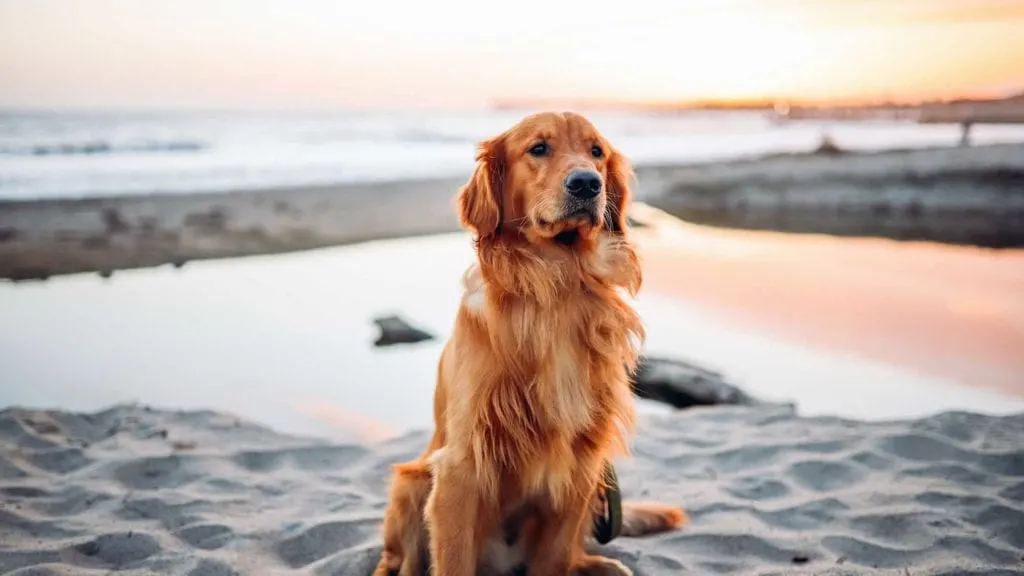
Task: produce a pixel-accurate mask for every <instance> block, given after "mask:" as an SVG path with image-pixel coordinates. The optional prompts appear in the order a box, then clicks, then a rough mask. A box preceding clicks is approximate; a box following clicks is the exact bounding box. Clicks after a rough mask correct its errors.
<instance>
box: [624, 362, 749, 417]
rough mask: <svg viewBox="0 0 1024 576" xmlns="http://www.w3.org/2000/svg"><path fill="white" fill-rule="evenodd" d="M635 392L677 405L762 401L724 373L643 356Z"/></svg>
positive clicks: (636, 378) (641, 396)
mask: <svg viewBox="0 0 1024 576" xmlns="http://www.w3.org/2000/svg"><path fill="white" fill-rule="evenodd" d="M633 393H634V394H636V395H637V396H638V397H640V398H646V399H648V400H657V401H658V402H664V403H666V404H669V405H672V406H675V407H676V408H689V407H691V406H713V405H716V404H745V405H750V404H760V402H759V401H758V400H755V399H754V398H752V397H750V396H749V395H747V393H746V392H744V391H743V390H740V389H739V388H738V387H736V386H735V385H733V384H730V383H729V382H727V381H726V379H725V376H723V375H722V374H719V373H717V372H712V371H711V370H706V369H704V368H701V367H699V366H696V365H694V364H690V363H688V362H684V361H682V360H675V359H669V358H651V357H647V356H642V357H641V358H640V364H639V366H638V368H637V371H636V375H635V376H634V377H633Z"/></svg>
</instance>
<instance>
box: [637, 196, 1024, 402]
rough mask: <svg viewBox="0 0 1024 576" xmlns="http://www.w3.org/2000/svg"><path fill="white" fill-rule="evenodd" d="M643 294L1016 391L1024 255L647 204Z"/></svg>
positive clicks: (1022, 352)
mask: <svg viewBox="0 0 1024 576" xmlns="http://www.w3.org/2000/svg"><path fill="white" fill-rule="evenodd" d="M636 211H637V213H638V216H640V217H641V218H643V219H651V220H653V221H657V222H658V224H659V225H658V226H657V227H656V228H654V229H650V230H654V231H648V230H637V236H638V239H639V240H640V242H641V244H642V246H643V254H644V259H645V274H646V276H645V291H648V292H651V293H659V294H664V295H667V296H671V297H674V298H680V299H683V300H685V301H687V302H690V303H692V304H695V305H697V306H700V307H702V308H704V309H707V310H709V311H714V312H715V313H716V314H720V315H723V316H726V317H728V318H729V319H730V320H732V321H734V322H737V323H739V324H742V325H748V326H753V327H756V328H758V329H761V330H768V331H770V332H772V333H775V334H778V335H779V336H780V337H783V338H785V339H788V340H795V341H798V342H802V343H806V344H808V345H812V346H814V347H818V348H829V349H835V350H846V351H853V352H856V353H858V354H862V355H865V356H867V357H870V358H873V359H876V360H879V361H882V362H886V363H890V364H895V365H899V366H902V367H905V368H909V369H911V370H914V371H917V372H919V373H921V374H924V375H930V376H935V377H939V378H944V379H949V380H954V381H957V382H961V383H964V384H967V385H971V386H983V387H993V388H997V389H1001V390H1004V391H1009V392H1012V393H1014V394H1018V395H1022V396H1024V250H999V251H995V250H987V249H982V248H975V247H964V246H950V245H943V244H932V243H909V242H897V241H890V240H884V239H868V238H864V239H854V238H835V237H830V236H817V235H814V236H812V235H793V234H782V233H773V232H751V231H737V230H724V229H719V228H711V227H705V226H697V225H692V224H687V223H684V222H681V221H679V220H676V219H674V218H671V217H670V216H668V215H666V214H664V213H663V212H660V211H657V210H653V209H650V208H648V207H646V206H643V205H638V206H637V207H636Z"/></svg>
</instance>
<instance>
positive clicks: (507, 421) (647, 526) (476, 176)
mask: <svg viewBox="0 0 1024 576" xmlns="http://www.w3.org/2000/svg"><path fill="white" fill-rule="evenodd" d="M631 176H632V171H631V169H630V167H629V164H628V163H627V161H626V159H625V158H624V157H623V156H622V155H621V154H620V153H619V152H618V151H616V150H615V148H613V147H612V146H611V144H609V143H608V141H607V140H605V139H604V138H603V137H602V136H601V134H600V133H599V132H598V131H597V129H596V128H595V127H594V126H593V125H592V124H591V123H590V122H589V121H588V120H587V119H586V118H584V117H583V116H581V115H578V114H573V113H553V112H546V113H540V114H536V115H532V116H529V117H527V118H525V119H523V120H522V121H520V122H519V123H518V124H516V125H515V126H513V127H512V128H511V129H509V130H507V131H506V132H504V133H502V134H500V135H498V136H496V137H494V138H491V139H489V140H487V141H485V142H482V143H481V144H480V146H479V151H478V155H477V166H476V169H475V171H474V173H473V175H472V176H471V178H470V180H469V182H468V183H467V184H466V185H465V186H464V187H463V188H462V189H461V190H460V191H459V193H458V195H457V202H456V204H457V209H458V213H459V216H460V219H461V222H462V224H463V225H464V226H465V227H466V228H468V229H469V230H470V231H471V232H472V233H473V234H474V235H475V243H476V255H477V262H476V264H475V265H474V266H472V267H471V268H470V269H469V270H468V271H467V273H466V275H465V277H464V278H463V283H464V289H465V291H464V294H463V297H462V302H461V306H460V308H459V311H458V315H457V317H456V319H455V326H454V330H453V333H452V336H451V338H450V339H449V341H448V342H447V344H446V345H445V348H444V351H443V352H442V354H441V360H440V363H439V366H438V374H437V388H436V390H435V396H434V420H435V430H434V435H433V438H432V439H431V441H430V444H429V446H428V447H427V449H426V450H425V451H424V452H423V454H422V456H421V457H420V458H419V459H417V460H415V461H413V462H408V463H405V464H399V465H397V466H396V467H395V470H394V478H393V480H392V483H391V488H390V494H389V497H390V500H389V504H388V509H387V512H386V515H385V521H384V552H383V556H382V558H381V561H380V564H379V565H378V567H377V571H376V572H375V574H377V575H378V576H384V575H387V574H399V575H401V576H418V575H420V574H424V573H426V569H427V567H428V566H432V573H433V574H435V575H437V576H471V575H474V574H477V573H481V574H504V573H509V572H511V571H512V570H514V569H516V568H517V567H522V566H525V567H526V570H527V574H529V575H530V576H556V575H557V576H565V575H567V574H610V575H620V574H630V571H629V569H628V568H626V567H625V566H623V565H622V564H621V563H619V562H617V561H615V560H612V559H609V558H605V557H602V556H595V555H590V554H588V553H587V552H586V551H585V548H584V545H585V544H586V540H587V538H588V537H589V536H590V535H591V530H592V528H593V522H594V518H595V514H596V513H597V512H598V507H599V506H600V494H601V490H602V489H603V486H602V477H603V476H602V475H603V471H604V467H605V465H606V463H607V462H609V461H610V459H611V458H613V457H614V456H617V455H623V454H626V453H628V435H629V434H630V433H631V431H632V429H633V422H634V406H633V398H632V393H631V384H630V375H631V372H632V370H633V369H634V368H635V365H636V361H637V356H638V353H639V347H640V344H641V343H642V341H643V338H644V335H645V333H644V327H643V325H642V324H641V322H640V318H639V317H638V315H637V314H636V312H635V311H634V310H633V308H632V307H631V306H629V304H628V303H627V302H626V301H625V299H624V297H623V294H622V292H623V291H624V292H626V293H628V294H630V295H632V296H635V295H636V293H637V291H638V290H639V288H640V284H641V271H640V263H639V260H638V258H637V254H636V252H635V250H634V247H633V245H632V244H631V242H630V240H629V237H628V229H627V221H626V206H627V203H628V202H629V198H630V190H629V181H630V179H631ZM684 520H685V515H684V513H683V511H682V509H680V508H678V507H673V506H669V505H665V504H658V503H630V502H626V503H625V504H624V505H623V528H622V535H626V536H640V535H644V534H651V533H655V532H660V531H664V530H670V529H673V528H676V527H678V526H680V525H681V524H682V523H683V521H684Z"/></svg>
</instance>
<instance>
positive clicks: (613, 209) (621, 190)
mask: <svg viewBox="0 0 1024 576" xmlns="http://www.w3.org/2000/svg"><path fill="white" fill-rule="evenodd" d="M632 179H633V168H632V167H631V166H630V165H629V160H627V159H626V157H625V156H623V155H622V154H621V153H619V151H618V150H614V149H612V150H611V151H610V153H609V154H608V182H607V191H608V207H607V208H606V209H605V213H604V227H605V229H606V230H609V231H611V232H615V233H617V234H623V233H625V232H626V228H627V223H628V220H629V219H628V218H627V215H626V210H627V209H628V208H629V200H630V196H631V194H632V193H631V192H630V188H629V187H630V182H631V181H632Z"/></svg>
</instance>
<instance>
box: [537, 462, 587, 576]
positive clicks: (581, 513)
mask: <svg viewBox="0 0 1024 576" xmlns="http://www.w3.org/2000/svg"><path fill="white" fill-rule="evenodd" d="M590 460H591V459H590V458H588V459H587V461H586V462H579V463H578V466H577V469H576V470H574V472H573V474H572V477H571V481H570V482H569V483H568V484H566V485H565V486H564V489H563V490H562V492H561V494H560V495H559V497H557V498H551V499H550V501H549V503H548V504H549V505H548V506H546V507H545V510H544V512H543V514H542V516H541V523H540V530H539V533H538V534H537V547H536V548H535V550H534V552H533V554H532V559H531V561H530V565H529V567H528V573H529V574H530V576H566V574H570V570H572V569H574V568H575V567H576V564H578V563H579V562H580V561H581V560H583V559H584V557H585V554H584V551H583V536H584V533H585V532H589V531H590V529H591V525H592V522H593V507H592V505H591V502H592V501H593V499H594V498H595V497H596V493H597V486H598V481H599V479H600V478H601V470H602V468H601V465H602V464H601V462H602V461H601V459H599V458H593V459H592V460H593V461H592V462H591V461H590Z"/></svg>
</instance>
